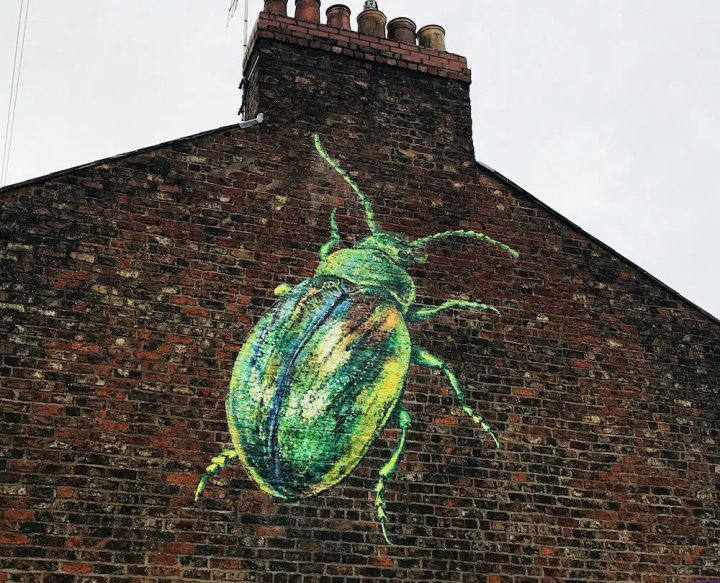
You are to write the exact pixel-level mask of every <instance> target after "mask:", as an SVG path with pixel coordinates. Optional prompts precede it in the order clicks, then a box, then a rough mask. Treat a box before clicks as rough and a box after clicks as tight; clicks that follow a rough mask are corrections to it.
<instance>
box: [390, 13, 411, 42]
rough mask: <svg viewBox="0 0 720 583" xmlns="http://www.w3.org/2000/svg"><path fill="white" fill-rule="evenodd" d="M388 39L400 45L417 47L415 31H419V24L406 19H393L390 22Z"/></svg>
mask: <svg viewBox="0 0 720 583" xmlns="http://www.w3.org/2000/svg"><path fill="white" fill-rule="evenodd" d="M387 27H388V37H390V38H391V39H392V40H396V41H398V42H400V43H405V44H408V45H416V44H417V42H416V40H415V38H416V37H415V31H416V30H417V24H415V23H414V22H413V21H412V20H410V19H409V18H405V17H402V16H401V17H400V18H393V19H392V20H391V21H390V22H388V25H387Z"/></svg>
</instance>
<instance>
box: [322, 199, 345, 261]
mask: <svg viewBox="0 0 720 583" xmlns="http://www.w3.org/2000/svg"><path fill="white" fill-rule="evenodd" d="M336 212H337V209H336V208H334V209H333V210H332V213H330V240H329V241H328V242H327V243H325V244H324V245H323V246H322V247H320V251H319V254H320V260H321V261H322V260H324V259H327V258H328V257H329V256H330V253H332V251H333V249H335V247H337V246H338V244H339V243H340V231H339V230H338V226H337V221H336V220H335V213H336Z"/></svg>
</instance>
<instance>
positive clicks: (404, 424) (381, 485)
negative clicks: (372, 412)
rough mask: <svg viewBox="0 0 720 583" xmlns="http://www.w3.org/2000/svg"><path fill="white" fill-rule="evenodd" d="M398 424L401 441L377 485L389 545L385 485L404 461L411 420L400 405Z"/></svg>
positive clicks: (380, 518) (379, 511)
mask: <svg viewBox="0 0 720 583" xmlns="http://www.w3.org/2000/svg"><path fill="white" fill-rule="evenodd" d="M396 414H397V424H398V426H399V427H400V441H398V443H397V445H396V446H395V450H394V451H393V452H392V455H391V456H390V459H389V460H388V461H387V462H385V465H384V466H383V467H382V468H380V472H379V477H378V481H377V483H376V484H375V509H376V510H377V517H378V521H380V527H381V528H382V533H383V536H384V537H385V540H386V541H387V543H388V544H389V545H391V544H393V543H392V541H391V540H390V537H388V533H387V527H386V525H385V523H386V522H387V519H388V516H387V514H386V513H385V496H384V494H385V484H386V482H387V481H388V480H389V479H390V478H392V477H393V475H394V474H395V472H396V471H397V468H398V466H399V465H400V460H402V456H403V452H404V451H405V440H406V439H407V434H408V429H410V425H411V419H410V413H408V412H407V409H405V407H403V406H402V405H400V404H398V406H397V409H396Z"/></svg>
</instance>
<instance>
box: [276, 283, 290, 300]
mask: <svg viewBox="0 0 720 583" xmlns="http://www.w3.org/2000/svg"><path fill="white" fill-rule="evenodd" d="M293 289H295V286H294V285H290V284H289V283H281V284H280V285H279V286H277V287H276V288H275V291H273V293H274V294H275V295H276V296H277V297H279V298H281V297H283V296H286V295H288V294H289V293H290V292H291V291H292V290H293Z"/></svg>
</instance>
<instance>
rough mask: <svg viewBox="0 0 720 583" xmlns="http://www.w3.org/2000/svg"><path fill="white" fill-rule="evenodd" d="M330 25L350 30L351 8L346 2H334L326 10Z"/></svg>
mask: <svg viewBox="0 0 720 583" xmlns="http://www.w3.org/2000/svg"><path fill="white" fill-rule="evenodd" d="M325 15H326V16H327V23H328V26H334V27H335V28H341V29H343V30H350V8H348V7H347V6H345V5H344V4H333V5H332V6H331V7H330V8H328V9H327V10H326V11H325Z"/></svg>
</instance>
